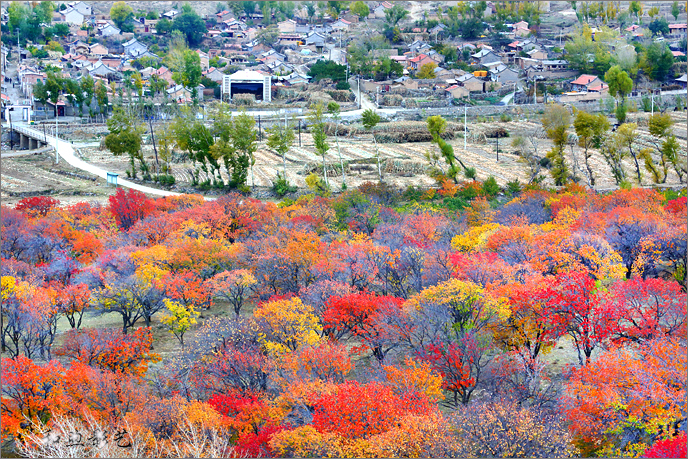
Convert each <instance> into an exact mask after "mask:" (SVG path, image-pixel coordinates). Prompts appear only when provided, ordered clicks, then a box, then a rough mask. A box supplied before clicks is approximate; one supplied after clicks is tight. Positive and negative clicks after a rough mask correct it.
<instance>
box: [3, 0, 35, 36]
mask: <svg viewBox="0 0 688 459" xmlns="http://www.w3.org/2000/svg"><path fill="white" fill-rule="evenodd" d="M7 15H8V16H9V18H8V21H7V25H9V27H10V30H11V31H13V32H15V31H17V30H18V29H19V27H20V26H21V25H22V24H24V23H25V22H26V21H28V19H29V16H30V15H31V10H29V9H28V8H27V7H26V6H25V5H24V4H23V3H22V2H12V3H10V5H9V6H8V7H7Z"/></svg>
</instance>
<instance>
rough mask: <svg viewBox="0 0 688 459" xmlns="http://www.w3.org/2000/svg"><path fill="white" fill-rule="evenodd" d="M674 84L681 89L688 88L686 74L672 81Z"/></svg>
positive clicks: (687, 75) (687, 74)
mask: <svg viewBox="0 0 688 459" xmlns="http://www.w3.org/2000/svg"><path fill="white" fill-rule="evenodd" d="M674 81H675V82H676V84H678V85H680V86H681V87H682V88H687V87H688V73H684V74H683V75H681V76H680V77H678V78H676V79H675V80H674Z"/></svg>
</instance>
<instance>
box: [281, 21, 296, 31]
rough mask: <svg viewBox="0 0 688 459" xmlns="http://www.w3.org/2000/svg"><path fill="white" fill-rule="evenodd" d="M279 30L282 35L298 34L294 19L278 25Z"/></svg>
mask: <svg viewBox="0 0 688 459" xmlns="http://www.w3.org/2000/svg"><path fill="white" fill-rule="evenodd" d="M277 28H278V29H279V31H280V33H296V21H294V20H293V19H287V20H285V21H282V22H278V23H277Z"/></svg>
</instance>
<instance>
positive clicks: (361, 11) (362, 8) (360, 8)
mask: <svg viewBox="0 0 688 459" xmlns="http://www.w3.org/2000/svg"><path fill="white" fill-rule="evenodd" d="M350 9H351V13H353V14H355V15H357V16H358V17H360V18H361V19H365V18H367V17H368V15H369V14H370V8H368V5H366V4H365V3H364V2H361V1H358V2H354V3H353V4H352V5H351V8H350Z"/></svg>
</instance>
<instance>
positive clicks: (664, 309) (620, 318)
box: [607, 277, 687, 342]
mask: <svg viewBox="0 0 688 459" xmlns="http://www.w3.org/2000/svg"><path fill="white" fill-rule="evenodd" d="M686 300H687V298H686V292H684V291H682V289H681V286H680V285H679V283H678V282H676V281H673V280H669V281H667V280H663V279H641V278H637V277H636V278H634V279H631V280H629V281H626V282H617V283H616V284H614V287H613V289H612V299H611V301H610V302H609V304H608V309H607V310H608V314H609V316H610V317H615V318H616V319H617V320H616V321H614V328H613V329H612V330H611V331H612V332H613V336H612V338H613V339H614V340H615V341H617V342H619V341H635V342H638V341H649V340H651V339H653V338H657V337H660V336H662V335H665V336H677V337H685V336H686Z"/></svg>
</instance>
